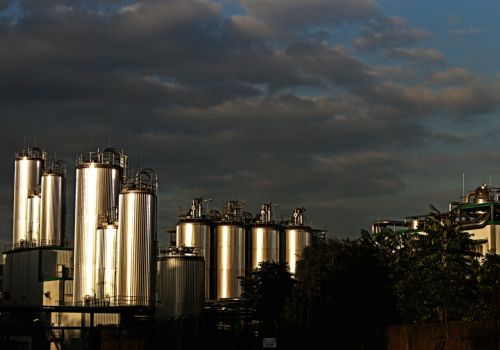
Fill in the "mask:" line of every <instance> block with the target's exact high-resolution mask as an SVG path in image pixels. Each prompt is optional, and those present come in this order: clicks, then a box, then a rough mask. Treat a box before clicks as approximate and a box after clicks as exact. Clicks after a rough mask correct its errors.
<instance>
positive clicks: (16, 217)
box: [12, 147, 47, 247]
mask: <svg viewBox="0 0 500 350" xmlns="http://www.w3.org/2000/svg"><path fill="white" fill-rule="evenodd" d="M15 157H16V158H15V163H14V207H13V220H12V224H13V225H12V243H13V246H14V247H15V246H16V245H19V244H21V243H23V242H26V241H28V237H27V235H28V196H29V194H30V193H33V192H34V191H36V190H39V187H40V179H41V176H42V171H43V167H44V163H45V160H46V159H47V153H46V152H45V151H43V150H41V149H40V148H37V147H34V148H26V149H23V150H21V151H18V152H16V156H15Z"/></svg>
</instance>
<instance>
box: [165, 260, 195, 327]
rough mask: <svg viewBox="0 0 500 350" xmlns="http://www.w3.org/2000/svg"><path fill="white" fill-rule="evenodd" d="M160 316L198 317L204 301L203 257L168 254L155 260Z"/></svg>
mask: <svg viewBox="0 0 500 350" xmlns="http://www.w3.org/2000/svg"><path fill="white" fill-rule="evenodd" d="M157 269H158V308H157V316H158V317H159V318H172V317H182V316H198V315H199V314H201V312H202V310H203V303H204V300H205V298H204V282H203V280H204V273H205V267H204V262H203V257H201V256H193V255H167V256H162V257H160V258H159V259H158V262H157Z"/></svg>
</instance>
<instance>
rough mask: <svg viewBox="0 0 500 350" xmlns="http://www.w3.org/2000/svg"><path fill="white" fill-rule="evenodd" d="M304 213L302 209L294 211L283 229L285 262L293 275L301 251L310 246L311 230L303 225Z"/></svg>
mask: <svg viewBox="0 0 500 350" xmlns="http://www.w3.org/2000/svg"><path fill="white" fill-rule="evenodd" d="M304 211H305V209H304V208H296V209H294V211H293V215H292V218H291V220H290V223H289V226H287V227H286V228H285V261H286V263H287V264H288V268H289V269H290V272H291V273H293V274H294V273H295V271H296V269H297V261H298V260H299V259H300V256H301V255H302V250H304V248H305V247H307V246H308V245H310V244H311V228H310V227H308V226H306V225H305V224H304Z"/></svg>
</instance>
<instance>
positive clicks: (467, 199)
mask: <svg viewBox="0 0 500 350" xmlns="http://www.w3.org/2000/svg"><path fill="white" fill-rule="evenodd" d="M448 211H449V212H454V213H455V214H456V217H457V219H458V222H459V224H460V226H461V227H462V229H463V230H464V231H467V232H469V233H470V234H471V235H472V238H474V239H475V240H477V241H478V243H479V252H480V253H482V254H486V253H487V252H492V253H496V254H500V188H496V187H492V186H488V185H486V184H483V185H481V186H478V187H477V188H476V189H474V190H472V191H470V192H467V193H464V195H463V196H462V197H461V200H460V201H455V202H450V203H449V204H448ZM426 224H427V216H426V215H416V216H409V217H406V218H405V219H404V220H377V221H375V222H374V223H373V224H372V232H373V233H380V232H382V230H383V229H385V228H389V229H391V230H393V231H407V230H413V231H418V232H425V229H426Z"/></svg>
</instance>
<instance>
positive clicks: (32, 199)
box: [26, 193, 41, 246]
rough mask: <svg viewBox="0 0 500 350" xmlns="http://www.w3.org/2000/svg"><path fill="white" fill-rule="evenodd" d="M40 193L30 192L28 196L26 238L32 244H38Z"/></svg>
mask: <svg viewBox="0 0 500 350" xmlns="http://www.w3.org/2000/svg"><path fill="white" fill-rule="evenodd" d="M40 200H41V197H40V194H39V193H31V194H30V195H29V196H28V220H27V221H28V232H27V235H26V240H27V241H28V242H30V243H31V244H32V245H34V246H38V245H39V244H40Z"/></svg>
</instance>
